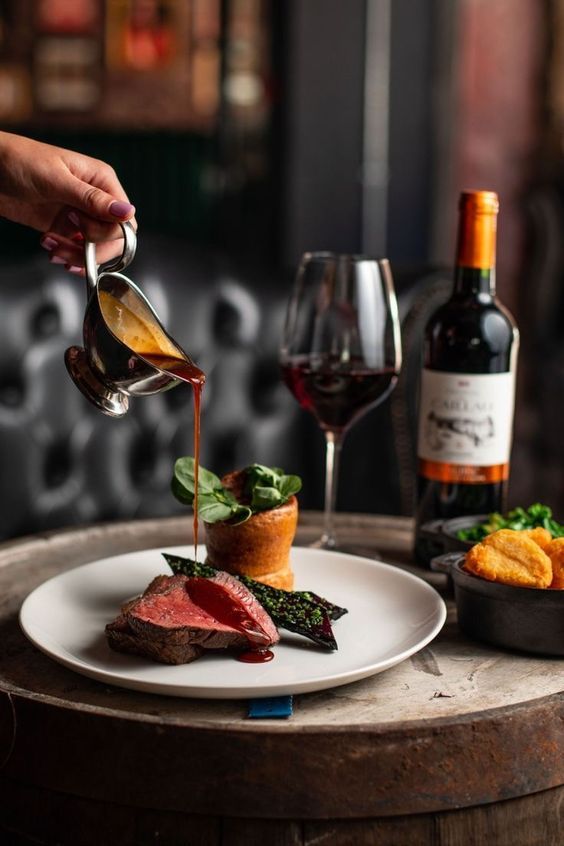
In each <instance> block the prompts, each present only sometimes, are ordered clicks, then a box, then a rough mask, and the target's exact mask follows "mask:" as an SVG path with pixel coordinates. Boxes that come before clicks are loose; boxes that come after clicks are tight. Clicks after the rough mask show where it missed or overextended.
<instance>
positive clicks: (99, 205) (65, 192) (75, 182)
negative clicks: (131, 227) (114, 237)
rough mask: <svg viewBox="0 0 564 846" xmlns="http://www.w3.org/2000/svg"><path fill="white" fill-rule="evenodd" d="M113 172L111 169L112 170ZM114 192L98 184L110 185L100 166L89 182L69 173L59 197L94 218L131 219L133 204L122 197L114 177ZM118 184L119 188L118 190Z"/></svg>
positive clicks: (133, 210)
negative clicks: (109, 191) (98, 171)
mask: <svg viewBox="0 0 564 846" xmlns="http://www.w3.org/2000/svg"><path fill="white" fill-rule="evenodd" d="M112 173H113V171H112ZM115 182H116V190H115V193H116V194H117V195H118V197H119V199H118V198H116V196H115V194H113V193H108V192H107V191H105V190H104V189H103V188H102V187H98V186H99V185H103V186H106V185H108V186H109V185H110V184H113V183H111V180H110V181H108V175H107V173H106V171H105V170H104V169H103V168H102V166H100V173H98V174H96V175H95V176H94V178H91V180H90V181H89V182H85V181H83V180H82V179H80V178H78V177H76V176H74V175H73V174H71V173H69V174H68V177H67V179H66V180H65V183H64V185H63V186H62V188H60V189H59V196H60V199H61V200H62V201H63V202H65V203H66V204H67V205H69V206H70V207H71V208H74V209H78V211H81V212H84V213H85V214H86V215H88V216H89V217H91V218H94V219H96V220H102V221H108V222H110V223H111V222H115V221H116V220H131V218H132V217H133V216H134V214H135V206H132V205H131V203H130V202H128V201H127V200H125V199H123V196H124V194H123V189H122V188H121V185H120V184H119V181H118V180H117V177H116V178H115ZM118 186H119V190H118Z"/></svg>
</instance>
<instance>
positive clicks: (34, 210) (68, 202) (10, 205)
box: [0, 132, 137, 275]
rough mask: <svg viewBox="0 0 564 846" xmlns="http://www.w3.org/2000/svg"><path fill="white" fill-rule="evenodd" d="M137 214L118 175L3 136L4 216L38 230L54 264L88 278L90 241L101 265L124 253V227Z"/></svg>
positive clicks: (0, 185)
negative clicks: (86, 247) (86, 257)
mask: <svg viewBox="0 0 564 846" xmlns="http://www.w3.org/2000/svg"><path fill="white" fill-rule="evenodd" d="M134 214H135V208H134V206H132V205H131V204H130V202H129V200H128V198H127V194H126V193H125V191H124V190H123V188H122V186H121V184H120V182H119V179H118V178H117V176H116V174H115V171H114V170H113V168H112V167H110V165H108V164H106V163H105V162H102V161H99V160H98V159H93V158H90V156H83V155H82V154H81V153H75V152H73V151H71V150H65V149H63V148H61V147H53V146H51V145H50V144H42V143H40V142H39V141H32V140H31V139H29V138H24V137H23V136H19V135H12V134H11V133H7V132H0V215H1V216H3V217H6V218H8V219H9V220H12V221H14V222H15V223H23V224H25V225H26V226H31V227H32V228H33V229H38V230H39V231H40V232H42V233H43V235H42V238H41V242H40V243H41V246H42V247H44V248H45V249H46V250H48V251H49V253H50V260H51V262H52V263H53V264H62V265H65V267H66V268H67V269H68V270H70V271H71V272H73V273H78V274H81V275H84V250H83V243H84V240H85V239H86V240H88V241H93V242H94V243H96V244H98V247H97V250H96V258H97V261H98V263H102V262H104V261H108V260H109V259H111V258H114V256H116V255H119V253H120V252H121V244H120V239H121V238H122V237H123V234H122V231H121V227H120V226H119V223H118V221H125V220H129V221H131V223H132V224H133V226H134V227H135V228H137V224H136V222H135V218H134Z"/></svg>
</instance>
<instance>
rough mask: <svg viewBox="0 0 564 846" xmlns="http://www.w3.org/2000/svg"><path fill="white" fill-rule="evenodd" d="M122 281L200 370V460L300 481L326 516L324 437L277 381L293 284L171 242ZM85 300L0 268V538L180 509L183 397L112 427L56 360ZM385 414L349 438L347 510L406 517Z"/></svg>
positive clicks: (24, 272) (143, 406)
mask: <svg viewBox="0 0 564 846" xmlns="http://www.w3.org/2000/svg"><path fill="white" fill-rule="evenodd" d="M127 272H128V274H129V275H130V276H131V278H132V279H134V280H135V281H136V282H137V283H138V284H139V285H140V286H141V287H142V289H143V290H144V292H145V293H146V295H147V296H148V298H149V300H150V301H151V302H152V304H153V306H154V307H155V309H156V311H157V313H158V314H159V316H160V318H161V320H162V322H163V324H164V325H165V326H166V327H167V329H168V330H169V331H170V333H171V334H172V335H173V337H175V338H176V339H177V341H178V342H179V344H180V345H181V346H183V347H184V348H185V349H186V350H187V351H188V352H189V353H190V354H191V355H192V357H193V358H194V360H195V361H196V362H197V363H198V364H199V365H200V366H201V367H202V369H203V370H204V371H205V372H206V373H207V376H208V378H207V384H206V388H205V391H204V401H203V417H202V451H201V463H202V464H203V465H204V466H206V467H209V468H210V469H213V470H214V471H216V472H217V473H219V474H221V473H223V472H226V471H228V470H231V469H234V468H237V467H241V466H244V465H245V464H247V463H250V462H252V461H259V462H261V463H265V464H273V465H278V466H282V467H284V468H285V469H286V470H287V471H288V472H296V473H299V474H300V475H302V477H303V480H304V489H303V493H302V494H301V497H300V499H301V504H302V507H321V505H322V492H323V476H324V470H323V462H324V458H323V453H324V449H323V438H322V436H321V433H320V431H319V429H318V428H317V426H316V424H315V422H314V421H313V419H311V418H310V417H309V415H307V414H306V413H305V412H303V411H301V410H300V409H299V408H298V406H297V404H296V402H295V400H294V399H293V398H292V397H291V396H290V394H289V392H288V391H287V389H286V388H285V387H284V385H283V384H282V383H281V382H280V378H279V373H278V365H277V351H278V344H279V339H280V335H281V328H282V322H283V318H284V310H285V303H286V299H287V296H288V294H289V291H290V286H291V279H283V280H281V279H280V278H275V276H274V275H269V274H262V275H257V274H250V273H245V274H244V275H241V274H240V273H237V274H235V273H234V272H233V271H232V270H231V269H227V268H226V267H222V266H221V265H218V264H217V262H211V261H210V260H208V259H207V258H206V257H203V256H198V255H196V254H195V253H194V252H193V251H192V250H191V249H189V248H188V247H185V246H183V245H181V244H177V243H174V242H173V241H171V240H167V239H164V240H153V241H151V240H150V239H145V240H143V239H140V245H139V251H138V255H137V257H136V259H135V261H134V262H133V264H132V266H131V267H130V268H129V269H128V271H127ZM85 300H86V297H85V290H84V282H83V281H82V280H80V279H77V278H75V277H71V276H70V275H69V274H67V273H65V272H64V271H63V270H58V269H57V268H55V267H51V266H49V264H48V262H47V260H46V257H45V256H43V255H37V256H33V257H31V258H30V259H28V260H26V261H23V262H22V261H20V262H18V263H15V264H13V265H12V266H4V267H0V462H1V468H2V472H1V475H0V503H1V509H0V537H1V538H8V537H12V536H16V535H20V534H25V533H29V532H35V531H41V530H45V529H49V528H55V527H60V526H65V525H71V524H76V523H87V522H98V521H103V520H114V519H120V518H130V517H144V516H155V515H171V514H174V513H178V512H179V511H182V506H180V505H179V504H178V503H177V502H176V501H175V500H174V498H173V497H172V495H171V494H170V491H169V484H170V477H171V470H172V465H173V462H174V459H175V458H176V457H177V456H180V455H185V454H191V453H192V450H193V444H192V422H193V415H192V396H191V390H190V389H189V388H188V387H184V386H180V387H177V388H174V389H172V390H170V391H168V392H165V393H163V394H159V395H155V396H151V397H146V398H138V399H136V400H132V401H131V409H130V411H129V412H128V414H127V415H126V416H125V417H124V418H123V419H119V420H116V419H112V418H109V417H106V416H104V415H103V414H102V413H101V412H99V411H97V410H96V409H95V408H94V407H93V406H91V405H90V404H89V403H88V402H87V400H85V399H84V398H83V397H82V395H81V394H80V393H79V391H78V390H77V389H76V388H75V386H74V385H73V384H72V382H71V380H70V378H69V377H68V375H67V372H66V369H65V365H64V361H63V355H64V351H65V349H66V348H67V347H68V346H70V345H71V344H77V343H81V338H82V319H83V313H84V306H85ZM402 401H403V400H402ZM390 408H391V405H390V403H389V402H388V403H385V404H384V405H383V406H382V407H381V408H377V409H375V410H373V411H371V412H370V413H369V414H368V415H366V417H365V418H364V419H362V420H361V421H359V422H358V423H357V424H356V426H355V427H353V428H352V429H351V431H350V433H349V435H348V437H347V441H346V443H345V448H344V451H343V462H342V476H341V484H340V495H339V507H340V508H342V509H344V510H359V511H384V512H387V513H398V512H400V511H401V510H402V508H403V510H405V505H402V500H401V492H400V486H399V467H398V463H397V458H396V451H395V446H394V436H393V431H392V427H391V423H390V418H391V411H390Z"/></svg>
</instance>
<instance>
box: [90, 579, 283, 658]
mask: <svg viewBox="0 0 564 846" xmlns="http://www.w3.org/2000/svg"><path fill="white" fill-rule="evenodd" d="M106 635H107V637H108V642H109V645H110V646H111V647H112V648H113V649H116V650H118V651H121V652H132V653H135V654H140V655H146V656H147V657H150V658H152V659H153V660H156V661H161V662H164V663H167V664H181V663H186V662H188V661H193V660H194V659H195V658H197V657H198V656H199V655H200V654H202V652H203V651H204V650H206V649H226V648H238V649H244V648H248V647H249V646H251V647H253V648H265V647H267V646H271V645H272V644H273V643H276V642H277V641H278V640H279V635H278V631H277V629H276V626H275V625H274V623H273V622H272V620H271V619H270V617H269V616H268V614H267V613H266V611H265V610H264V608H263V607H262V606H261V605H260V603H259V602H258V601H257V600H256V599H255V597H254V596H253V595H252V594H251V593H250V591H249V590H248V589H247V588H246V587H245V586H244V585H243V584H242V583H241V582H239V581H238V580H237V579H235V578H234V577H232V576H230V575H229V574H228V573H218V574H217V576H215V577H214V578H213V579H203V578H190V577H188V576H182V575H176V576H157V577H156V578H155V579H153V581H152V582H151V584H150V585H149V586H148V588H147V589H146V590H145V592H144V593H143V595H142V596H141V597H139V598H138V599H136V600H132V601H130V602H128V603H126V604H125V605H124V606H123V608H122V612H121V614H120V616H119V617H118V618H117V620H115V621H114V622H113V623H110V624H108V625H107V626H106Z"/></svg>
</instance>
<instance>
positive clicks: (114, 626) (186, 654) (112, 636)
mask: <svg viewBox="0 0 564 846" xmlns="http://www.w3.org/2000/svg"><path fill="white" fill-rule="evenodd" d="M106 637H107V638H108V643H109V645H110V646H111V647H112V649H115V650H116V652H127V653H129V654H130V655H142V656H143V657H145V658H152V659H153V661H160V662H161V663H162V664H188V663H189V662H190V661H194V660H195V659H196V658H199V657H200V655H201V654H202V653H203V651H204V650H203V647H201V646H196V645H195V644H191V643H167V642H166V641H164V640H159V639H158V638H150V637H142V636H141V635H137V634H135V632H134V631H133V629H132V628H131V627H130V625H129V623H128V622H127V618H126V617H125V615H124V614H120V616H119V617H118V618H117V620H114V622H113V623H108V625H107V626H106Z"/></svg>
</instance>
